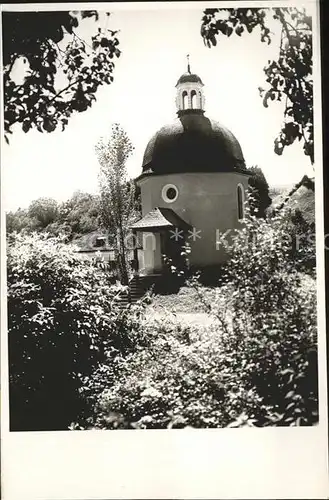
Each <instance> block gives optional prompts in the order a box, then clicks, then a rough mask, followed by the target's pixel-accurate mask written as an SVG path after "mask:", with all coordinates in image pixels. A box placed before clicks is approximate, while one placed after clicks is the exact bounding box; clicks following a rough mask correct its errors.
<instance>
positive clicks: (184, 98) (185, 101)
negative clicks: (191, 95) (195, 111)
mask: <svg viewBox="0 0 329 500" xmlns="http://www.w3.org/2000/svg"><path fill="white" fill-rule="evenodd" d="M182 101H183V109H187V108H188V95H187V92H186V90H184V92H183V93H182Z"/></svg>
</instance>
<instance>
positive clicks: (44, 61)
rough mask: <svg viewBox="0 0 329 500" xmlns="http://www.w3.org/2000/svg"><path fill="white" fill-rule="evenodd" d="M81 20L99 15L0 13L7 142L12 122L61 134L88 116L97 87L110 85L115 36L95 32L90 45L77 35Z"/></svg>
mask: <svg viewBox="0 0 329 500" xmlns="http://www.w3.org/2000/svg"><path fill="white" fill-rule="evenodd" d="M107 15H109V14H108V13H107ZM85 18H94V19H95V21H97V20H98V19H99V16H98V13H97V12H96V11H82V12H80V13H77V12H4V13H3V22H2V26H3V64H4V69H3V74H4V124H5V134H6V140H7V142H8V134H9V133H12V127H13V125H14V124H15V123H20V124H21V126H22V129H23V130H24V132H28V131H29V130H30V129H31V128H33V127H35V128H36V129H37V130H38V131H39V132H44V131H46V132H53V131H54V130H55V129H58V128H61V129H62V130H64V129H65V126H66V125H67V123H68V119H69V118H70V116H71V115H72V114H73V113H75V112H82V111H86V110H87V109H88V108H89V107H90V106H91V105H92V102H93V101H95V100H96V97H95V94H96V92H97V90H98V88H99V87H100V86H101V85H103V84H110V83H111V82H112V81H113V70H114V58H115V57H119V56H120V50H119V47H118V45H119V41H118V38H117V37H116V34H117V32H116V31H112V30H110V29H106V30H103V29H101V28H100V27H99V28H98V31H97V33H96V34H95V35H93V36H92V37H91V40H90V43H89V41H88V42H87V41H86V40H83V39H81V38H80V37H79V35H78V27H79V25H80V23H81V21H82V20H83V19H85ZM19 63H23V64H24V63H25V66H26V69H25V75H24V80H23V82H16V81H15V79H14V78H13V69H14V66H15V65H16V64H19Z"/></svg>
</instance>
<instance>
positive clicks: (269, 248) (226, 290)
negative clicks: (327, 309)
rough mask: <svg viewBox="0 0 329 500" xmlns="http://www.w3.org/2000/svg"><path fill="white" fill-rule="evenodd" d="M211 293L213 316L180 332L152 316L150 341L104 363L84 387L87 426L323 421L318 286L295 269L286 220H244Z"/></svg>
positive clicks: (147, 328) (208, 303) (207, 301)
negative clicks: (89, 411)
mask: <svg viewBox="0 0 329 500" xmlns="http://www.w3.org/2000/svg"><path fill="white" fill-rule="evenodd" d="M229 246H230V252H231V259H230V261H229V263H228V265H227V266H226V269H225V272H224V273H223V275H222V279H221V282H220V284H219V287H218V288H217V289H213V290H212V292H211V291H209V290H207V291H206V292H207V293H205V289H204V288H203V287H201V286H200V284H199V283H198V281H197V280H195V279H191V280H190V281H189V286H191V287H193V288H195V289H196V291H197V292H198V294H199V300H200V302H202V303H203V304H204V307H205V308H206V309H207V310H208V311H210V312H211V314H213V316H214V317H215V318H216V323H214V324H213V325H212V326H207V327H205V326H204V327H202V328H201V327H198V328H197V327H196V326H193V325H191V326H190V327H189V328H183V327H182V326H181V325H180V323H179V319H177V318H176V319H174V320H172V321H170V320H169V318H168V319H166V320H161V321H159V322H151V321H150V320H149V321H148V322H147V323H146V322H144V326H143V331H144V335H143V340H144V344H143V345H141V344H139V345H137V346H136V348H135V350H134V351H131V352H130V353H129V354H128V355H127V356H125V357H124V356H122V357H117V358H116V360H115V362H114V363H113V362H110V363H102V364H100V365H99V366H98V367H97V369H96V370H95V371H94V372H93V374H92V376H91V377H86V378H85V381H84V386H83V388H82V389H81V392H82V394H83V396H84V397H85V398H86V400H88V401H89V403H90V406H91V407H93V413H92V414H91V415H90V416H89V418H88V419H85V420H83V419H80V420H79V422H78V427H79V426H81V427H83V428H107V429H112V428H171V427H186V426H193V427H224V426H233V427H237V426H243V425H255V426H270V425H312V424H314V423H316V422H317V420H318V402H317V333H316V306H315V304H316V295H315V281H314V279H313V278H312V277H310V276H306V275H304V274H302V273H300V271H299V270H298V269H296V260H294V259H291V258H290V251H291V239H290V236H289V227H288V226H287V224H286V223H285V219H284V217H283V214H281V215H280V216H277V217H274V218H273V219H271V220H270V221H265V220H260V219H258V218H255V217H251V216H250V217H248V218H247V220H246V221H245V227H244V228H243V229H242V230H240V231H237V232H236V234H235V238H234V239H233V242H232V241H231V243H230V245H229Z"/></svg>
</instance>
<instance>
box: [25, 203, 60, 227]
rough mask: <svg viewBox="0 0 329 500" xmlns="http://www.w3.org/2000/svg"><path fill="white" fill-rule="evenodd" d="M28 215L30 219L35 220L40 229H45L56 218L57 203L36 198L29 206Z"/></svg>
mask: <svg viewBox="0 0 329 500" xmlns="http://www.w3.org/2000/svg"><path fill="white" fill-rule="evenodd" d="M28 214H29V216H30V218H31V219H36V220H37V222H38V224H39V225H40V227H41V228H45V227H46V226H48V224H51V223H52V222H54V221H55V219H56V218H57V214H58V205H57V202H56V200H53V199H52V198H38V199H37V200H34V201H32V203H31V204H30V206H29V209H28Z"/></svg>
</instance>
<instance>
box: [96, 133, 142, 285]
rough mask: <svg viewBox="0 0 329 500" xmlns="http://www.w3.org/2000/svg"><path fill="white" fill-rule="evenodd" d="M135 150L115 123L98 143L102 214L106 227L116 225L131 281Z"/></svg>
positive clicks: (123, 269)
mask: <svg viewBox="0 0 329 500" xmlns="http://www.w3.org/2000/svg"><path fill="white" fill-rule="evenodd" d="M132 151H133V145H132V143H131V141H130V139H129V137H128V135H127V134H126V132H125V131H124V130H123V129H122V127H121V126H120V125H118V124H114V125H113V126H112V130H111V134H110V136H109V138H107V139H105V138H101V139H100V140H99V142H98V143H97V145H96V155H97V158H98V161H99V164H100V171H99V188H100V214H101V222H102V225H103V227H104V228H105V229H107V230H108V229H109V228H113V229H114V232H115V234H116V236H117V238H116V245H115V250H116V254H117V255H116V258H117V260H118V264H119V270H120V274H121V280H122V282H123V283H124V284H127V282H128V264H127V256H126V241H125V238H126V237H127V236H128V232H129V223H130V222H131V221H132V216H133V214H134V209H135V198H136V197H135V187H134V183H133V182H128V181H127V169H126V162H127V160H128V158H129V157H130V155H131V153H132Z"/></svg>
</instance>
